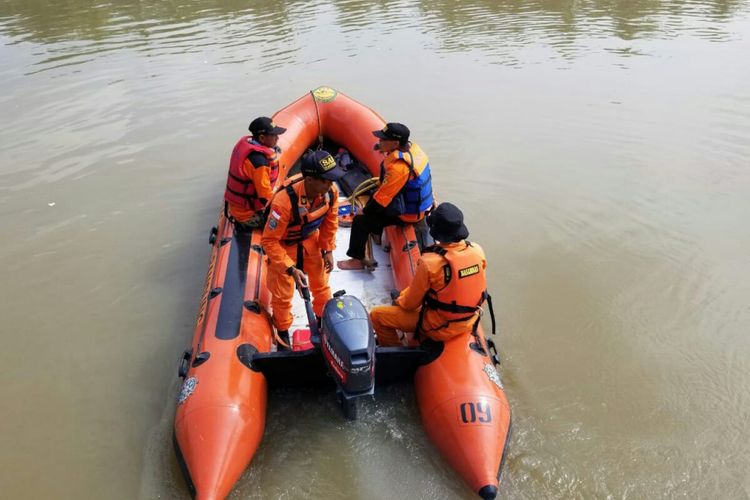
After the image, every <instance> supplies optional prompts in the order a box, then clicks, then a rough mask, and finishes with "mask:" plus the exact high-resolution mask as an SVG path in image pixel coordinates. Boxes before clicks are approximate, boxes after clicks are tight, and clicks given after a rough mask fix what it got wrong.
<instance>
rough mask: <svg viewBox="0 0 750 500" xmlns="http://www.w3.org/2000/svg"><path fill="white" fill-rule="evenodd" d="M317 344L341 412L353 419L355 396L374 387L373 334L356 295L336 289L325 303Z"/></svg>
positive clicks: (369, 393) (367, 317)
mask: <svg viewBox="0 0 750 500" xmlns="http://www.w3.org/2000/svg"><path fill="white" fill-rule="evenodd" d="M320 348H321V350H322V351H323V359H325V361H326V364H327V365H328V368H329V370H330V373H331V375H332V376H333V379H334V380H335V382H336V386H337V390H336V397H337V398H338V399H339V402H340V403H341V407H342V410H343V412H344V416H345V417H346V418H347V419H349V420H354V419H356V418H357V407H358V402H359V398H361V397H362V396H371V395H372V394H373V393H374V391H375V334H374V332H373V329H372V323H370V316H369V315H368V314H367V310H366V309H365V306H364V305H362V302H360V301H359V299H358V298H357V297H354V296H353V295H343V294H339V293H337V294H336V295H335V296H334V297H333V298H332V299H331V300H329V301H328V303H326V305H325V308H324V309H323V317H322V324H321V331H320Z"/></svg>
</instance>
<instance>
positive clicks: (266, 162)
mask: <svg viewBox="0 0 750 500" xmlns="http://www.w3.org/2000/svg"><path fill="white" fill-rule="evenodd" d="M248 129H249V130H250V132H251V133H252V134H253V135H252V137H249V136H244V137H241V138H240V140H239V141H237V144H235V146H234V149H233V150H232V156H231V158H230V159H229V175H228V176H227V188H226V190H225V191H224V200H225V202H226V208H227V211H228V215H230V216H231V217H232V218H233V219H234V222H235V224H236V225H237V226H238V227H240V228H245V229H252V228H256V227H262V226H263V222H264V221H263V209H264V208H265V207H266V205H267V204H268V201H269V200H270V199H271V196H272V195H273V184H274V183H275V182H276V179H277V178H278V176H279V160H278V153H279V152H280V151H281V150H280V149H279V148H278V147H277V146H276V143H278V142H279V135H281V134H283V133H284V132H286V129H285V128H284V127H278V126H276V124H275V123H274V122H273V121H272V120H271V119H270V118H268V117H266V116H261V117H258V118H256V119H255V120H253V121H252V122H250V126H249V127H248Z"/></svg>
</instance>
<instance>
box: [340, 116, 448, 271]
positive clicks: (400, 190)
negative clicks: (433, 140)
mask: <svg viewBox="0 0 750 500" xmlns="http://www.w3.org/2000/svg"><path fill="white" fill-rule="evenodd" d="M372 134H373V135H374V136H375V137H377V138H378V139H379V142H378V144H377V145H376V146H375V149H377V150H379V151H381V152H382V153H383V154H384V155H385V159H384V160H383V162H382V163H381V164H380V187H378V189H377V191H375V193H373V195H372V197H371V198H370V201H368V202H367V205H365V208H364V210H363V211H362V214H359V215H357V216H355V217H354V220H353V221H352V233H351V236H350V238H349V249H348V250H347V252H346V254H347V255H348V256H349V257H351V259H348V260H343V261H340V262H339V263H338V266H339V268H341V269H362V268H363V267H364V264H365V263H364V262H363V260H364V258H365V246H366V244H367V239H368V238H369V236H370V234H374V235H376V236H378V237H379V236H380V233H382V232H383V228H384V227H385V226H393V225H401V224H403V223H405V222H412V223H413V222H418V221H420V220H422V219H423V218H424V215H425V212H426V211H427V210H429V209H430V208H431V207H432V203H433V198H432V176H431V173H430V161H429V158H427V155H426V154H425V153H424V151H422V149H421V148H420V147H419V146H418V145H416V144H415V143H413V142H409V135H410V132H409V128H408V127H407V126H406V125H403V124H401V123H388V124H387V125H386V126H385V127H384V128H383V129H382V130H375V131H374V132H373V133H372Z"/></svg>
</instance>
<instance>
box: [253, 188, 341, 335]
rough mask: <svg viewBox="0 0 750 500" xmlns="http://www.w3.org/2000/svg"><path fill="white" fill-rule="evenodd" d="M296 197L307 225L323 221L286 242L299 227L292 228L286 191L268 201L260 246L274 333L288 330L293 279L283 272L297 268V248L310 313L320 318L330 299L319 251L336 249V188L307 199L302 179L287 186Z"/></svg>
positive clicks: (329, 288)
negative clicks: (296, 240) (310, 301)
mask: <svg viewBox="0 0 750 500" xmlns="http://www.w3.org/2000/svg"><path fill="white" fill-rule="evenodd" d="M291 187H292V189H293V190H294V192H295V193H296V194H297V197H298V200H299V201H298V207H297V209H298V210H299V213H300V215H303V214H304V215H303V216H306V217H308V222H312V221H314V220H317V219H319V218H323V220H322V223H321V224H320V228H319V229H317V230H315V231H314V232H312V233H311V234H310V235H309V236H307V238H305V239H304V240H302V241H301V242H299V243H293V242H292V243H290V242H289V241H285V240H288V239H289V238H290V237H291V236H293V235H294V233H295V232H298V231H299V229H300V226H299V225H297V226H294V225H293V218H292V210H293V207H292V201H291V200H290V198H289V194H288V193H287V191H286V189H284V188H282V189H280V190H279V191H278V192H277V193H276V194H275V195H274V197H273V199H272V201H271V210H270V212H269V215H268V221H266V226H265V228H264V229H263V237H262V239H261V245H262V246H263V249H264V251H265V252H266V255H268V264H269V265H268V276H267V282H266V284H267V286H268V290H269V292H271V307H272V309H273V322H274V325H276V329H277V330H280V331H281V330H288V329H289V327H290V326H292V319H293V318H292V298H293V296H294V286H295V285H294V278H292V277H291V276H290V275H288V274H287V272H286V270H287V269H288V268H289V267H291V266H295V267H298V262H297V258H298V248H299V247H301V254H302V261H303V262H302V264H303V265H302V268H301V269H302V271H304V272H305V274H307V282H308V286H309V287H310V292H311V293H312V296H313V311H315V314H317V315H318V316H320V315H321V314H322V313H323V306H325V303H326V302H327V301H328V299H330V298H331V287H330V286H328V277H329V275H328V273H327V272H326V271H325V267H324V265H323V256H322V254H321V252H322V251H323V250H328V251H333V250H334V248H336V230H337V229H338V196H339V193H338V188H337V187H336V185H335V184H334V185H332V186H331V189H330V190H329V192H328V193H326V194H324V195H322V196H318V197H316V198H315V199H314V200H309V199H308V198H307V196H306V193H305V182H304V180H302V181H299V182H294V183H293V184H291Z"/></svg>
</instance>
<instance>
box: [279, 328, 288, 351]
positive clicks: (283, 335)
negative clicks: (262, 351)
mask: <svg viewBox="0 0 750 500" xmlns="http://www.w3.org/2000/svg"><path fill="white" fill-rule="evenodd" d="M276 334H277V335H278V336H279V339H280V340H281V342H283V343H284V344H286V345H284V344H282V343H281V342H278V341H277V342H276V350H277V351H289V350H291V346H292V344H291V342H289V330H279V331H277V332H276Z"/></svg>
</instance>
